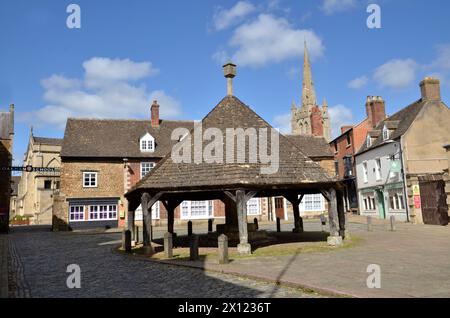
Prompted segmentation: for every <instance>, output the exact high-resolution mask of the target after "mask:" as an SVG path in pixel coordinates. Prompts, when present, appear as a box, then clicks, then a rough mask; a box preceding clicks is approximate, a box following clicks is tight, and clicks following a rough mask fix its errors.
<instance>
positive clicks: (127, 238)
mask: <svg viewBox="0 0 450 318" xmlns="http://www.w3.org/2000/svg"><path fill="white" fill-rule="evenodd" d="M122 249H123V250H124V251H125V252H127V253H130V252H131V231H130V230H124V231H122Z"/></svg>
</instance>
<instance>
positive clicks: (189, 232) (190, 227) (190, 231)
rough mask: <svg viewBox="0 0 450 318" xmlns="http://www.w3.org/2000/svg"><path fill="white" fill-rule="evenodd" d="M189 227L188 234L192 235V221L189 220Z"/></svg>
mask: <svg viewBox="0 0 450 318" xmlns="http://www.w3.org/2000/svg"><path fill="white" fill-rule="evenodd" d="M187 227H188V236H191V235H192V221H189V222H188V223H187Z"/></svg>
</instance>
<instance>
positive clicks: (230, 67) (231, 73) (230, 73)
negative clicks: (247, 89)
mask: <svg viewBox="0 0 450 318" xmlns="http://www.w3.org/2000/svg"><path fill="white" fill-rule="evenodd" d="M223 74H224V76H225V77H226V79H227V95H228V96H232V95H233V78H234V77H235V76H236V64H233V63H232V62H231V61H228V63H227V64H225V65H224V66H223Z"/></svg>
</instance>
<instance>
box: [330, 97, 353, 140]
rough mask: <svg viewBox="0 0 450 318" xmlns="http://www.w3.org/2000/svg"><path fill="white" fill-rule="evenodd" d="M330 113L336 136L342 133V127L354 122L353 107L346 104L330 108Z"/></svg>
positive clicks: (332, 128)
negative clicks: (350, 107)
mask: <svg viewBox="0 0 450 318" xmlns="http://www.w3.org/2000/svg"><path fill="white" fill-rule="evenodd" d="M328 111H329V113H330V122H331V130H332V133H333V136H334V137H337V136H339V135H340V134H341V127H342V126H345V125H351V124H352V123H353V114H352V111H351V109H349V108H347V107H346V106H344V105H336V106H333V107H330V108H329V109H328Z"/></svg>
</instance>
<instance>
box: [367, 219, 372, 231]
mask: <svg viewBox="0 0 450 318" xmlns="http://www.w3.org/2000/svg"><path fill="white" fill-rule="evenodd" d="M367 231H369V232H371V231H372V217H371V216H368V217H367Z"/></svg>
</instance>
